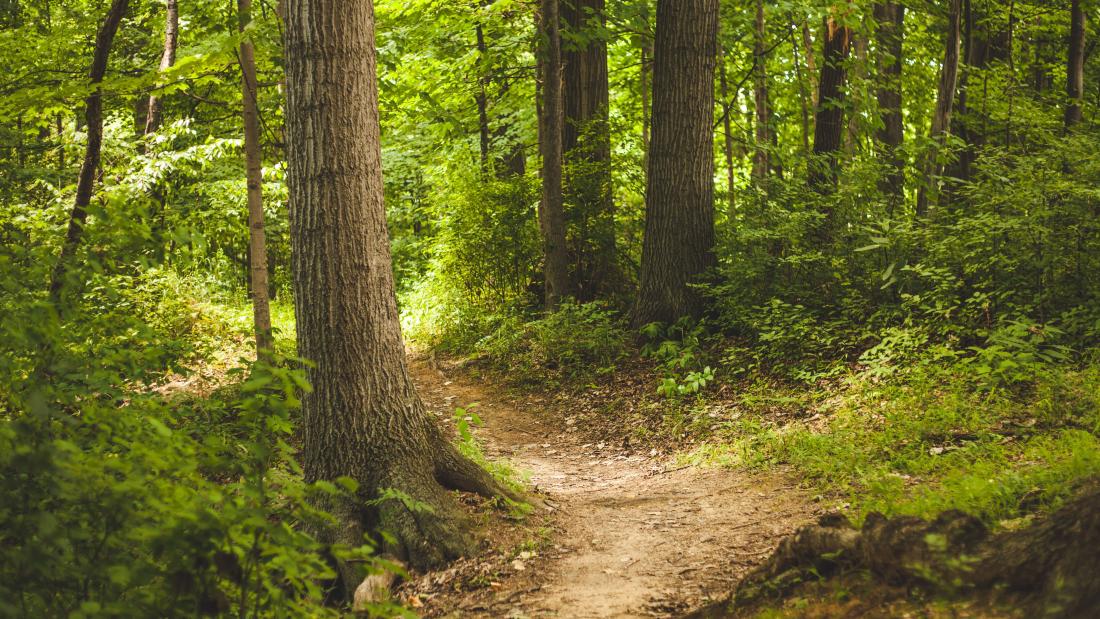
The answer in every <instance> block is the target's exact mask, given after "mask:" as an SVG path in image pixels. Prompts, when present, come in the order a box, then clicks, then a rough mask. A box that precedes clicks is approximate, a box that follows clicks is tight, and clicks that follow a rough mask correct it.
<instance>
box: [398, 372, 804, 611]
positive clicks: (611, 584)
mask: <svg viewBox="0 0 1100 619" xmlns="http://www.w3.org/2000/svg"><path fill="white" fill-rule="evenodd" d="M413 371H414V378H415V380H416V382H417V386H418V387H419V390H420V392H421V394H422V396H423V397H424V398H425V401H426V402H427V403H428V405H429V407H430V408H431V409H432V410H433V411H436V412H437V413H439V414H441V415H447V416H448V417H449V416H450V413H451V412H452V411H453V410H454V407H456V406H464V405H468V404H470V403H472V402H478V403H479V405H478V406H477V408H476V410H477V411H478V414H479V415H480V417H481V418H482V420H483V422H484V425H483V427H481V428H479V429H478V430H477V431H476V433H477V436H478V438H479V440H481V441H482V442H483V443H484V445H485V448H486V452H487V453H488V455H490V456H491V457H493V458H506V459H508V460H510V461H512V462H513V463H514V464H515V465H516V466H517V467H518V468H520V469H522V470H525V471H527V472H529V474H530V480H531V484H532V485H533V486H534V487H535V488H536V489H537V490H538V491H540V492H544V493H546V495H547V497H548V500H549V504H550V505H551V506H553V507H554V508H555V511H554V512H553V513H552V514H551V516H550V523H551V526H552V528H553V530H554V535H553V537H552V540H551V541H550V543H549V544H548V546H547V548H546V549H545V550H542V551H540V552H538V553H537V554H538V556H534V557H528V556H527V555H524V556H523V559H527V565H524V564H523V563H524V561H523V560H522V559H521V562H520V563H521V564H520V566H519V567H520V571H518V572H515V573H513V574H512V575H511V576H510V577H507V578H501V579H500V580H501V582H494V583H492V584H493V586H492V587H491V588H489V589H488V590H483V591H480V592H472V593H467V594H464V595H458V596H457V599H448V600H447V601H446V602H445V603H444V604H443V606H446V607H448V608H433V609H429V610H431V614H436V615H441V616H453V617H514V618H522V617H532V618H534V617H559V616H560V617H571V618H578V619H583V618H589V617H669V616H677V615H678V614H680V613H682V612H683V611H685V610H689V609H691V608H695V607H697V606H699V605H700V604H702V603H703V602H705V601H707V600H708V599H714V598H718V597H721V596H722V595H723V594H724V593H726V592H728V591H729V590H730V588H731V585H732V584H733V583H734V582H735V581H736V580H737V578H738V577H740V576H741V575H742V574H744V572H746V571H747V570H748V569H750V568H751V567H752V566H754V565H756V564H757V563H758V562H760V561H762V560H763V559H764V558H765V557H766V556H767V554H768V553H769V552H770V551H771V550H772V549H773V548H774V546H775V544H776V543H777V541H778V539H779V538H780V537H782V536H783V535H785V534H787V533H790V532H791V531H792V530H793V529H794V528H796V527H797V526H798V525H800V524H803V523H805V522H807V521H809V520H810V519H811V518H812V517H813V507H812V505H811V504H809V502H808V501H807V500H806V498H805V497H804V496H802V495H801V494H800V493H799V492H798V491H797V490H796V489H795V488H793V487H792V486H791V484H790V482H789V481H787V480H782V479H776V478H766V477H762V476H758V475H750V474H748V473H745V472H739V471H735V470H729V469H701V468H695V467H689V468H674V467H671V465H669V464H668V463H666V462H662V461H661V460H659V459H655V458H652V457H650V456H649V455H648V454H631V453H625V452H622V451H621V450H618V449H614V448H610V447H608V446H606V445H604V444H602V443H591V442H586V440H585V439H584V438H583V437H582V432H581V430H579V429H577V428H575V427H574V426H573V425H570V424H568V423H567V421H566V420H565V419H563V417H564V416H563V415H561V414H558V413H555V412H554V411H553V410H550V409H548V408H546V406H547V404H546V402H545V401H541V400H539V399H535V398H532V399H529V400H510V399H508V398H506V397H503V396H501V395H499V394H500V393H501V392H500V391H498V390H496V389H494V388H493V386H492V385H490V384H486V383H480V384H479V383H478V382H476V381H473V380H470V379H463V378H461V377H460V376H459V375H457V374H454V375H451V374H444V373H443V372H441V371H439V370H437V369H433V368H430V367H428V365H427V364H425V363H417V364H414V367H413ZM456 609H457V610H456Z"/></svg>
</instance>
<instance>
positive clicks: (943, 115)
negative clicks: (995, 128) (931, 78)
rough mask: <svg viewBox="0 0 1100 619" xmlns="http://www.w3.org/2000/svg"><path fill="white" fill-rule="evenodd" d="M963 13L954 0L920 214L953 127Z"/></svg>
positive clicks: (924, 211) (919, 200)
mask: <svg viewBox="0 0 1100 619" xmlns="http://www.w3.org/2000/svg"><path fill="white" fill-rule="evenodd" d="M961 14H962V0H951V5H950V8H949V13H948V16H947V36H946V37H945V43H944V56H943V66H942V67H941V68H940V85H939V90H938V91H937V93H936V111H935V113H934V115H933V116H932V130H931V132H930V136H931V138H932V143H933V150H931V151H930V152H929V153H928V155H927V157H926V159H925V163H924V183H923V184H922V185H921V186H920V188H919V189H918V190H917V217H924V216H925V215H927V214H928V203H929V196H928V194H929V192H933V191H934V190H935V183H936V182H937V181H936V179H937V177H938V176H939V175H940V171H941V170H942V168H943V166H942V165H940V163H939V156H940V151H941V150H942V149H943V147H944V146H945V145H946V140H945V138H946V134H947V131H948V129H950V127H951V106H952V105H953V103H954V101H955V86H956V82H957V79H958V75H959V46H960V30H961V26H960V23H961Z"/></svg>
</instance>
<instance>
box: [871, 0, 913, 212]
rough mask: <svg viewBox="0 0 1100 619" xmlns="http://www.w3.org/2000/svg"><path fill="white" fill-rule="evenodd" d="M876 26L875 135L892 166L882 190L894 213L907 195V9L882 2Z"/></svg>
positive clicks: (875, 13)
mask: <svg viewBox="0 0 1100 619" xmlns="http://www.w3.org/2000/svg"><path fill="white" fill-rule="evenodd" d="M874 16H875V22H876V23H877V29H876V31H875V32H876V39H877V44H876V47H877V51H878V58H877V63H878V80H879V83H878V92H877V99H878V109H879V116H880V118H881V120H882V127H881V128H880V129H879V130H878V131H877V132H876V133H875V141H876V142H877V144H878V154H879V156H880V157H881V158H882V160H883V161H884V162H885V163H886V165H887V166H889V171H888V172H887V173H886V174H885V175H884V176H883V178H882V182H881V183H880V185H879V188H880V189H881V190H882V192H883V193H884V194H886V195H887V196H889V198H890V205H891V210H893V208H894V207H896V206H898V205H899V204H900V202H901V198H902V196H903V195H904V192H905V159H904V157H902V155H901V152H900V151H899V148H900V147H901V144H902V140H903V139H904V126H903V121H904V118H903V116H902V105H901V103H902V82H901V66H902V55H901V54H902V42H903V40H904V24H905V7H904V6H902V5H901V4H898V3H897V2H891V1H887V2H880V3H877V4H875V7H874Z"/></svg>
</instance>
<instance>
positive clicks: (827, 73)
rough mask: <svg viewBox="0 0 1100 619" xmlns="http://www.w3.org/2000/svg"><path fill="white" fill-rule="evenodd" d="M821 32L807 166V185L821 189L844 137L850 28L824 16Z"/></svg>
mask: <svg viewBox="0 0 1100 619" xmlns="http://www.w3.org/2000/svg"><path fill="white" fill-rule="evenodd" d="M822 34H823V35H824V38H825V48H824V53H823V54H822V55H823V59H822V63H821V79H820V80H819V81H818V95H817V112H816V114H815V122H814V161H812V162H811V166H810V186H811V187H813V188H814V189H815V190H817V191H819V192H823V193H827V192H829V191H832V190H833V189H834V188H835V186H836V172H837V171H836V167H837V154H838V153H839V152H840V147H841V142H842V140H843V138H844V98H845V90H846V84H845V80H846V77H847V75H846V71H845V67H844V65H845V63H846V62H847V60H848V51H849V49H850V46H851V41H852V31H851V30H850V29H849V28H848V27H847V26H844V25H841V24H839V23H837V22H836V21H834V20H833V18H832V17H827V18H826V19H825V24H824V30H823V31H822Z"/></svg>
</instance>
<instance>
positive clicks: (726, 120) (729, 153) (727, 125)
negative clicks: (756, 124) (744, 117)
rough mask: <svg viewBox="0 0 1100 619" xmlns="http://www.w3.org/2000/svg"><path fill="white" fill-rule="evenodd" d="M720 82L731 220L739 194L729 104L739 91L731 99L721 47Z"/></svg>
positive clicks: (719, 51)
mask: <svg viewBox="0 0 1100 619" xmlns="http://www.w3.org/2000/svg"><path fill="white" fill-rule="evenodd" d="M718 83H719V85H720V88H721V94H722V107H723V110H722V112H723V114H722V131H723V139H722V152H723V154H724V155H725V157H726V200H727V202H728V204H727V206H726V208H727V209H728V211H727V218H728V219H729V220H730V221H733V220H734V216H735V215H736V211H737V194H736V192H735V189H734V178H733V129H732V126H731V121H730V109H729V106H730V105H733V104H732V103H730V102H731V101H736V100H737V93H734V95H733V99H730V93H729V81H728V80H727V79H726V54H725V50H723V49H722V48H721V47H719V48H718Z"/></svg>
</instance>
